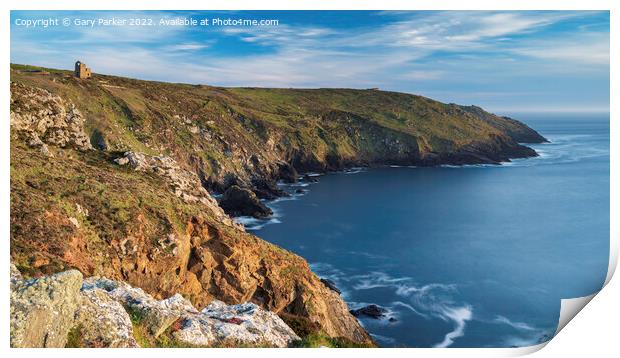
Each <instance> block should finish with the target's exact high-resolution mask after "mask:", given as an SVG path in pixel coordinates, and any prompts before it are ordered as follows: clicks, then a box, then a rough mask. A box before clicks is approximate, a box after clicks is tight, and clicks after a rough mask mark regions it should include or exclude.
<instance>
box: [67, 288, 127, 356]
mask: <svg viewBox="0 0 620 358" xmlns="http://www.w3.org/2000/svg"><path fill="white" fill-rule="evenodd" d="M75 327H76V329H78V330H79V333H80V335H81V340H82V342H81V344H82V345H83V346H85V347H106V348H107V347H109V348H131V347H138V343H136V340H135V338H134V336H133V326H132V324H131V319H130V318H129V314H128V313H127V311H125V308H123V305H122V304H120V303H119V302H118V301H115V300H114V299H112V298H111V297H110V296H109V295H108V293H107V291H105V290H103V289H100V288H88V287H87V288H86V289H84V290H82V292H81V301H80V306H79V308H78V310H77V312H76V314H75Z"/></svg>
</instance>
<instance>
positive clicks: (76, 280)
mask: <svg viewBox="0 0 620 358" xmlns="http://www.w3.org/2000/svg"><path fill="white" fill-rule="evenodd" d="M16 272H17V269H15V268H14V267H13V265H11V273H12V277H11V316H10V317H11V318H10V321H11V346H12V347H64V346H65V343H66V342H67V334H68V333H69V330H70V329H71V327H72V326H73V316H74V313H75V311H76V309H77V308H78V305H79V304H80V288H81V287H82V274H81V273H80V272H79V271H76V270H72V271H66V272H61V273H57V274H55V275H52V276H48V277H42V278H39V279H32V280H24V279H22V278H20V277H19V276H18V275H16Z"/></svg>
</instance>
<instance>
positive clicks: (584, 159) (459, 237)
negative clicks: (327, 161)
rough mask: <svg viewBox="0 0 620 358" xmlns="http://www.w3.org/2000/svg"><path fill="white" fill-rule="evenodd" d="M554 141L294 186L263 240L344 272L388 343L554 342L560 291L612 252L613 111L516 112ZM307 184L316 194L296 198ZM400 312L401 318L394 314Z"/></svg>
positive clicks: (340, 275)
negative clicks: (514, 155)
mask: <svg viewBox="0 0 620 358" xmlns="http://www.w3.org/2000/svg"><path fill="white" fill-rule="evenodd" d="M514 117H515V118H518V119H520V120H522V121H523V122H525V123H527V124H528V125H529V126H531V127H532V128H534V129H535V130H537V131H538V132H539V133H541V134H542V135H543V136H545V137H546V138H547V139H549V140H550V142H551V143H546V144H536V145H530V146H531V147H532V148H534V149H535V150H536V151H537V152H538V153H539V154H540V156H539V157H537V158H528V159H518V160H514V161H513V162H510V163H505V164H503V165H501V166H494V165H480V166H465V167H436V168H410V167H388V168H377V169H363V168H355V169H352V170H349V171H347V172H343V173H330V174H327V175H322V176H320V182H319V183H312V184H310V183H296V184H293V185H288V186H284V185H283V187H284V188H285V189H286V190H288V191H289V192H291V193H293V194H294V195H293V196H291V197H289V198H282V199H279V200H276V201H273V202H270V203H268V205H269V206H270V207H271V208H272V209H273V210H274V213H275V215H274V217H273V218H272V219H270V220H267V221H260V220H249V219H248V218H240V219H239V221H241V222H243V223H244V224H245V225H246V227H247V229H248V230H249V231H251V232H253V233H254V234H256V235H258V236H259V237H261V238H263V239H265V240H267V241H269V242H272V243H274V244H277V245H279V246H281V247H284V248H286V249H288V250H291V251H293V252H295V253H297V254H299V255H300V256H302V257H304V258H305V259H306V260H308V262H309V263H310V264H311V267H312V269H313V270H314V271H315V272H316V273H317V274H318V275H319V276H320V277H324V278H329V279H331V280H333V281H334V282H335V283H336V285H337V286H338V288H339V289H340V290H342V297H343V298H344V300H345V301H346V302H347V303H348V305H349V307H350V308H351V309H355V308H359V307H362V306H364V305H368V304H377V305H379V306H381V307H384V308H385V309H386V310H387V313H386V316H385V317H384V318H382V319H372V318H361V322H362V324H363V325H364V327H366V329H367V330H368V332H370V334H371V335H372V336H373V338H374V339H375V341H376V342H377V343H378V344H379V345H380V346H382V347H513V346H528V345H532V344H536V343H539V342H541V341H544V340H547V339H549V338H550V337H551V336H552V335H553V333H554V332H555V329H556V327H557V322H558V317H559V311H560V299H562V298H571V297H579V296H584V295H588V294H591V293H593V292H595V291H597V290H599V289H600V288H601V286H602V284H603V282H604V280H605V275H606V273H607V265H608V258H609V116H608V115H605V116H603V115H583V114H580V115H532V114H522V115H514ZM298 188H303V189H304V190H305V193H303V194H295V190H296V189H298ZM389 318H393V319H392V320H390V319H389Z"/></svg>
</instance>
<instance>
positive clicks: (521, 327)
mask: <svg viewBox="0 0 620 358" xmlns="http://www.w3.org/2000/svg"><path fill="white" fill-rule="evenodd" d="M493 321H494V322H496V323H502V324H507V325H509V326H510V327H512V328H516V329H519V330H523V331H536V330H537V329H536V328H534V327H532V326H530V325H529V324H527V323H524V322H513V321H511V320H510V319H508V318H506V317H504V316H499V315H498V316H496V317H495V319H494V320H493Z"/></svg>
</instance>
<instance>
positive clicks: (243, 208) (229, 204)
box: [220, 185, 273, 219]
mask: <svg viewBox="0 0 620 358" xmlns="http://www.w3.org/2000/svg"><path fill="white" fill-rule="evenodd" d="M220 206H221V207H222V209H224V211H225V212H227V213H228V214H229V215H232V216H253V217H255V218H257V219H263V218H266V217H269V216H271V215H272V214H273V212H272V211H271V209H269V208H268V207H267V206H266V205H265V204H263V203H262V202H261V201H260V200H259V199H258V197H257V196H256V194H254V193H253V192H252V191H251V190H249V189H244V188H241V187H239V186H237V185H232V186H230V187H229V188H228V189H226V191H225V192H224V195H223V196H222V198H221V199H220Z"/></svg>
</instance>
